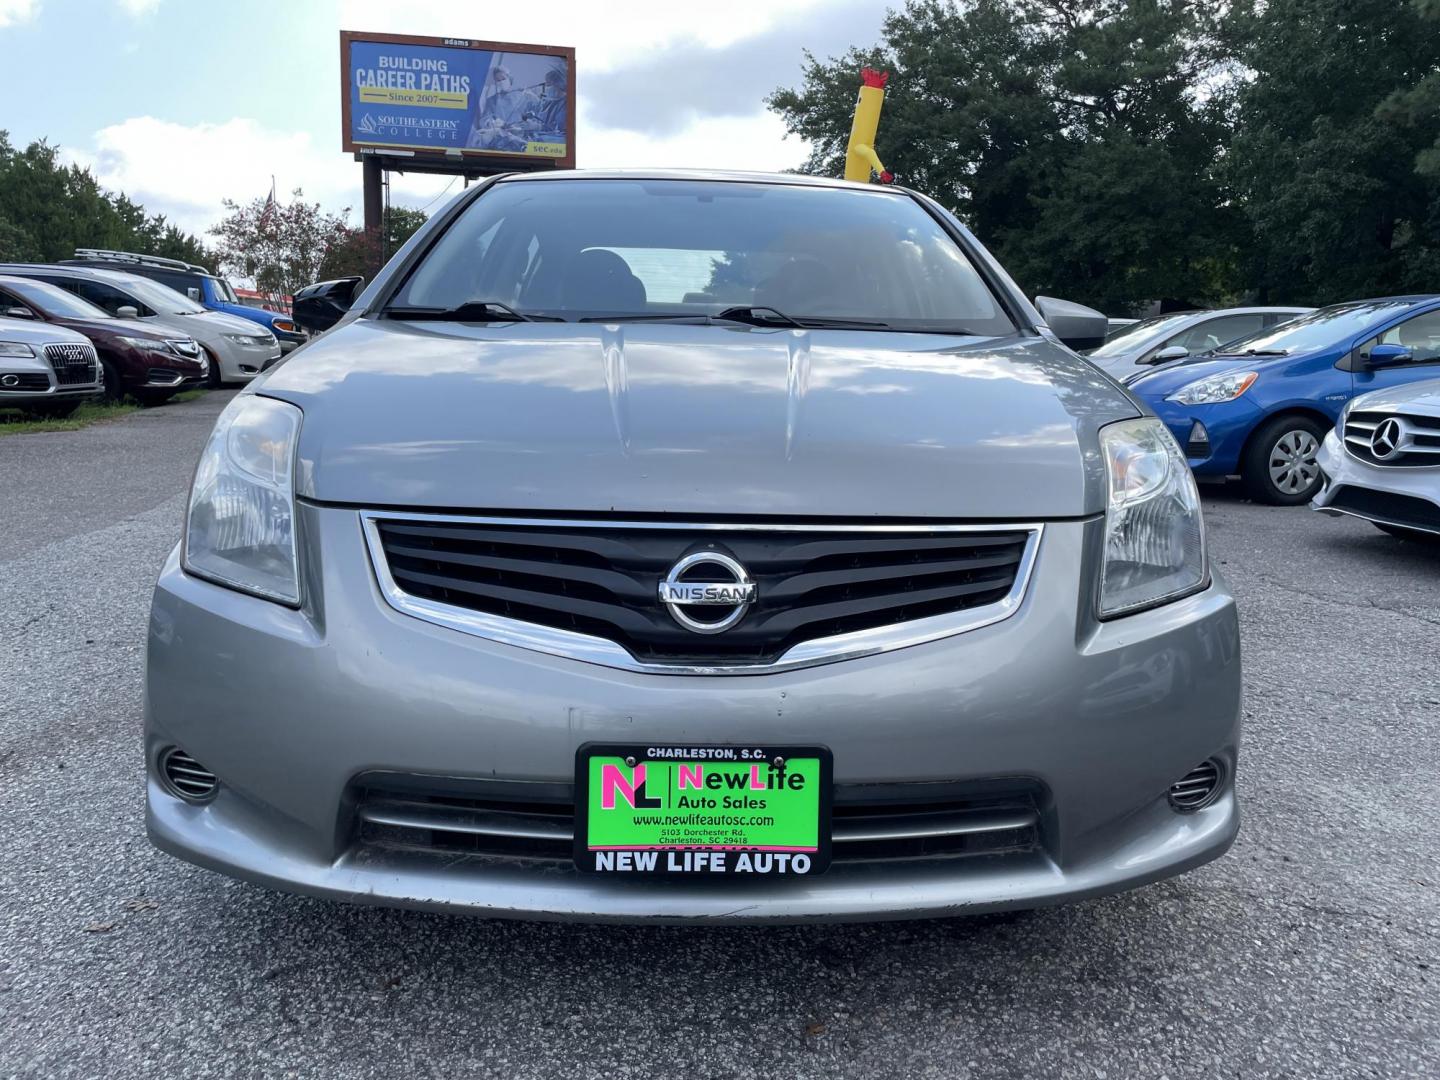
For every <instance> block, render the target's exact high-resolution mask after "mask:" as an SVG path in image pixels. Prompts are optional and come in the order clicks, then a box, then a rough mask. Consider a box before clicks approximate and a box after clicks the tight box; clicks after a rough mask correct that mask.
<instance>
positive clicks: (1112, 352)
mask: <svg viewBox="0 0 1440 1080" xmlns="http://www.w3.org/2000/svg"><path fill="white" fill-rule="evenodd" d="M1194 314H1195V313H1194V312H1193V311H1190V312H1185V313H1184V314H1181V315H1156V316H1154V317H1153V318H1149V319H1141V320H1140V321H1139V322H1137V323H1135V324H1134V325H1133V326H1127V327H1125V329H1124V330H1122V331H1121V332H1120V333H1118V334H1116V335H1115V336H1114V337H1113V338H1111V339H1110V340H1109V341H1107V342H1105V344H1104V345H1101V346H1100V347H1099V348H1098V349H1091V350H1090V351H1089V352H1088V353H1086V354H1085V355H1087V356H1093V357H1094V358H1095V359H1097V360H1104V359H1105V358H1106V357H1107V356H1123V355H1124V354H1125V353H1128V352H1133V351H1134V350H1135V349H1137V348H1138V347H1139V346H1140V345H1141V344H1143V343H1144V342H1146V341H1149V340H1150V339H1151V338H1152V337H1154V336H1155V335H1156V334H1159V333H1161V332H1162V331H1165V330H1178V329H1179V328H1180V324H1181V323H1183V322H1184V321H1185V320H1186V319H1188V318H1190V316H1192V315H1194Z"/></svg>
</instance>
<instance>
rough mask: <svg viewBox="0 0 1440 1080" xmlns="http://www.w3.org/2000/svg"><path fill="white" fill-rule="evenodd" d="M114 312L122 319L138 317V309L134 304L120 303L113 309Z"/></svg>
mask: <svg viewBox="0 0 1440 1080" xmlns="http://www.w3.org/2000/svg"><path fill="white" fill-rule="evenodd" d="M115 314H116V315H118V316H119V317H120V318H122V319H138V318H139V317H140V309H139V308H138V307H136V306H135V305H134V304H121V305H120V306H119V307H117V308H116V309H115Z"/></svg>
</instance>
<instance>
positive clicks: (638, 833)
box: [575, 743, 831, 878]
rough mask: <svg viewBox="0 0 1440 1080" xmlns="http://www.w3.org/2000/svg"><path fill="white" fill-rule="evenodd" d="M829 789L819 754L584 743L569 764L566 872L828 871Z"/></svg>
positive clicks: (826, 759)
mask: <svg viewBox="0 0 1440 1080" xmlns="http://www.w3.org/2000/svg"><path fill="white" fill-rule="evenodd" d="M830 787H831V760H830V751H829V750H826V749H825V748H824V747H818V746H614V745H600V744H596V743H587V744H586V745H584V746H582V747H581V748H580V750H579V752H578V754H577V755H576V761H575V865H576V866H578V867H579V868H580V869H581V870H585V871H588V872H591V873H596V874H617V875H619V874H705V875H719V874H732V875H740V876H750V875H756V876H761V875H763V876H765V877H769V878H775V877H802V876H805V877H808V876H811V875H814V874H818V873H821V872H823V871H824V870H825V868H826V867H828V866H829V865H830Z"/></svg>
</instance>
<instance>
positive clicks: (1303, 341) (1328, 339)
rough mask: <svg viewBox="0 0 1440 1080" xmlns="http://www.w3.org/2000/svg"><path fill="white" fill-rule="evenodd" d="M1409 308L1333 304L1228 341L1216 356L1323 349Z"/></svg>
mask: <svg viewBox="0 0 1440 1080" xmlns="http://www.w3.org/2000/svg"><path fill="white" fill-rule="evenodd" d="M1411 306H1412V305H1411V304H1408V303H1406V302H1404V301H1402V300H1375V301H1369V302H1366V303H1360V304H1336V305H1335V306H1333V307H1327V308H1321V309H1320V310H1319V311H1315V312H1311V313H1310V314H1309V315H1301V316H1300V317H1299V318H1296V319H1291V320H1290V321H1289V322H1286V323H1281V324H1280V325H1279V326H1276V327H1272V328H1271V329H1269V330H1262V331H1260V332H1259V333H1257V334H1251V335H1249V336H1248V337H1243V338H1240V339H1238V340H1236V341H1231V342H1227V343H1226V344H1225V346H1224V347H1223V348H1221V349H1216V350H1215V355H1217V356H1245V355H1250V354H1261V355H1263V354H1266V353H1274V354H1289V353H1301V352H1308V351H1309V350H1311V349H1323V348H1326V347H1328V346H1331V345H1335V344H1338V343H1339V342H1341V341H1345V340H1347V339H1348V338H1351V337H1353V336H1354V335H1356V334H1359V333H1362V332H1364V331H1365V330H1367V329H1368V328H1369V327H1371V326H1373V325H1374V324H1376V323H1379V322H1384V321H1385V320H1386V319H1388V318H1390V317H1391V316H1392V315H1399V314H1400V313H1401V312H1403V311H1405V310H1407V309H1408V308H1410V307H1411Z"/></svg>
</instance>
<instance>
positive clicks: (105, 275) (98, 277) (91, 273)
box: [0, 263, 150, 284]
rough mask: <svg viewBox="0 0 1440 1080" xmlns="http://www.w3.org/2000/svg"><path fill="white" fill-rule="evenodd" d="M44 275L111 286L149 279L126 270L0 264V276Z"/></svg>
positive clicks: (51, 264)
mask: <svg viewBox="0 0 1440 1080" xmlns="http://www.w3.org/2000/svg"><path fill="white" fill-rule="evenodd" d="M32 271H33V272H34V273H45V274H59V275H62V276H65V277H76V278H88V279H90V280H92V281H108V282H110V283H112V284H125V283H126V281H127V280H128V279H133V278H141V279H142V280H144V281H149V280H150V279H149V278H147V277H145V276H144V275H143V274H132V273H130V272H129V271H127V270H110V269H102V268H100V267H98V266H57V265H55V264H54V263H0V275H7V274H8V275H10V276H12V277H20V278H28V277H31V276H32V274H31V272H32Z"/></svg>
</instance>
